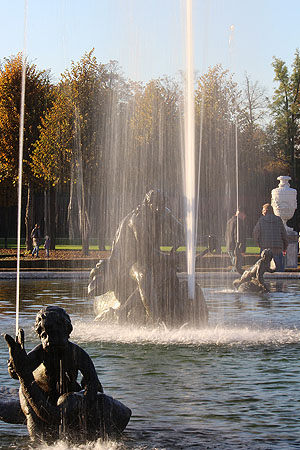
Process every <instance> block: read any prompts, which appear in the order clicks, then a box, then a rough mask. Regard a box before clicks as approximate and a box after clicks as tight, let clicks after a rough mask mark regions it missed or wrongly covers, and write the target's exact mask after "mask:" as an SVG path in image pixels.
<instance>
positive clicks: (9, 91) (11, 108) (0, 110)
mask: <svg viewBox="0 0 300 450" xmlns="http://www.w3.org/2000/svg"><path fill="white" fill-rule="evenodd" d="M21 79H22V55H21V54H18V55H17V56H12V57H11V58H8V59H5V60H4V62H3V63H2V65H1V66H0V183H3V182H6V183H10V184H11V185H15V184H16V182H17V180H18V165H19V151H18V150H19V127H20V100H21ZM51 101H52V88H51V83H50V78H49V73H48V72H46V71H39V70H38V69H37V67H36V66H35V65H34V64H29V63H28V62H26V82H25V114H24V146H23V182H24V184H25V185H26V187H27V192H28V196H27V208H26V210H27V214H26V217H25V223H26V243H27V248H28V249H29V248H30V247H31V239H30V227H31V226H32V225H33V222H34V217H33V209H32V204H33V190H34V186H35V183H36V179H35V176H34V174H33V173H32V170H31V165H30V155H31V152H32V151H33V145H34V143H35V141H36V140H37V138H38V136H39V124H40V123H41V118H42V117H43V116H44V114H45V112H46V110H47V108H48V107H49V106H51Z"/></svg>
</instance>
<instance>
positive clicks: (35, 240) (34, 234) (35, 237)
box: [30, 223, 41, 258]
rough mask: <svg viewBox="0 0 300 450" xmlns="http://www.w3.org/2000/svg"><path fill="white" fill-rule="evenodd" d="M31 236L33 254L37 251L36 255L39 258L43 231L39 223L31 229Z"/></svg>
mask: <svg viewBox="0 0 300 450" xmlns="http://www.w3.org/2000/svg"><path fill="white" fill-rule="evenodd" d="M30 237H31V239H32V246H33V250H32V256H34V254H35V253H36V257H37V258H38V257H39V245H40V237H41V232H40V226H39V225H38V224H37V223H36V224H35V225H34V228H33V229H32V231H31V234H30Z"/></svg>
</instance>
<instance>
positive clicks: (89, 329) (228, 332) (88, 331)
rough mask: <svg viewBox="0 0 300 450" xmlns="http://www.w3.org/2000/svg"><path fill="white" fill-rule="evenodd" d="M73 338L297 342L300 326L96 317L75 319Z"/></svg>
mask: <svg viewBox="0 0 300 450" xmlns="http://www.w3.org/2000/svg"><path fill="white" fill-rule="evenodd" d="M72 339H73V340H75V341H77V342H99V341H100V342H114V343H124V344H138V345H143V344H149V343H150V344H154V345H193V346H203V345H228V346H253V345H276V346H282V345H287V344H296V343H298V342H299V341H300V330H298V329H296V328H293V329H289V328H278V329H276V328H264V329H260V328H255V327H252V326H227V325H226V326H225V325H216V326H209V327H206V328H202V329H194V328H188V327H186V326H182V327H181V328H179V329H168V328H166V327H164V326H158V327H154V328H148V327H147V328H146V327H133V326H132V327H129V326H118V325H107V324H103V323H99V322H96V321H91V322H85V321H77V322H75V323H74V331H73V333H72Z"/></svg>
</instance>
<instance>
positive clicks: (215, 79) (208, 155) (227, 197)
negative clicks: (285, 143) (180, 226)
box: [195, 65, 241, 237]
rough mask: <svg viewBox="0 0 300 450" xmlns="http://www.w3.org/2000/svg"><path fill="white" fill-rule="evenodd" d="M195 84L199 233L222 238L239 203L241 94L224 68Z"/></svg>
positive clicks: (212, 72) (214, 71) (214, 68)
mask: <svg viewBox="0 0 300 450" xmlns="http://www.w3.org/2000/svg"><path fill="white" fill-rule="evenodd" d="M196 83H197V85H196V91H195V102H196V103H195V115H196V127H195V131H196V143H199V146H198V147H197V148H198V159H197V168H198V167H199V170H198V174H199V180H198V186H199V211H198V215H199V220H198V224H199V230H198V233H199V234H200V235H208V234H215V235H217V236H218V237H220V236H221V235H222V234H223V232H224V229H223V228H224V224H225V223H226V220H227V218H228V211H231V210H232V209H233V207H234V206H233V205H234V201H235V200H236V183H235V182H236V177H235V147H236V139H235V131H236V124H239V123H240V120H241V111H240V109H239V106H238V105H239V98H240V95H241V93H240V91H239V89H238V87H237V84H236V83H235V82H234V81H233V78H232V75H231V74H230V73H229V72H228V71H227V70H224V69H223V68H222V66H221V65H216V66H215V67H213V68H210V69H209V70H208V72H207V73H206V74H204V75H202V76H200V77H199V78H198V79H197V80H196ZM208 205H209V207H208ZM216 212H217V214H216Z"/></svg>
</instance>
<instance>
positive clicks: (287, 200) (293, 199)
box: [271, 176, 299, 268]
mask: <svg viewBox="0 0 300 450" xmlns="http://www.w3.org/2000/svg"><path fill="white" fill-rule="evenodd" d="M277 180H279V186H278V188H276V189H273V190H272V198H271V204H272V206H273V209H274V214H276V216H279V217H281V219H282V221H283V223H284V226H285V229H286V232H287V235H288V238H289V245H288V248H287V254H286V257H285V263H286V264H285V267H286V268H296V267H298V251H299V247H298V233H297V232H296V231H294V230H293V229H292V228H291V227H288V226H287V224H286V222H287V220H289V219H291V218H292V217H293V215H294V213H295V210H296V208H297V191H296V189H292V188H291V187H290V184H289V181H290V180H291V177H288V176H280V177H278V178H277Z"/></svg>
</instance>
